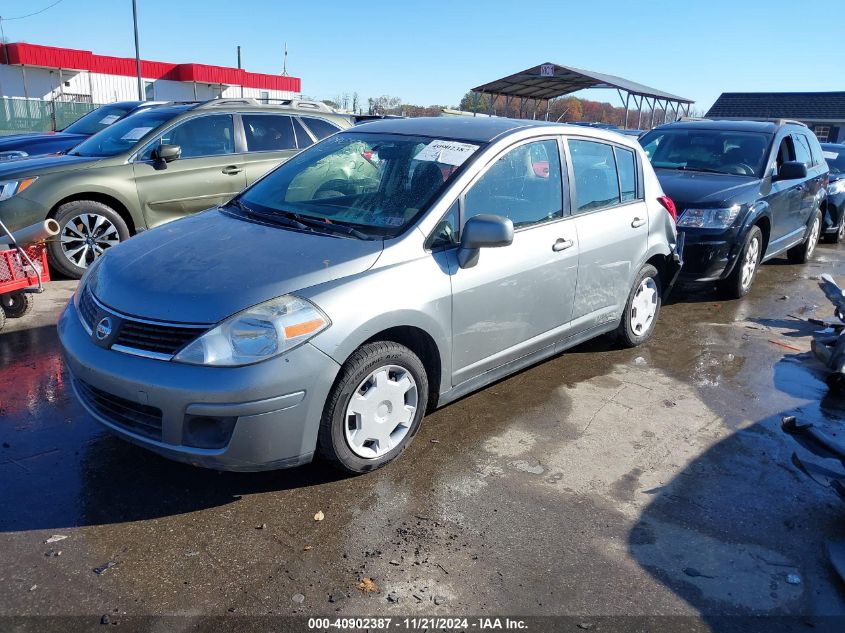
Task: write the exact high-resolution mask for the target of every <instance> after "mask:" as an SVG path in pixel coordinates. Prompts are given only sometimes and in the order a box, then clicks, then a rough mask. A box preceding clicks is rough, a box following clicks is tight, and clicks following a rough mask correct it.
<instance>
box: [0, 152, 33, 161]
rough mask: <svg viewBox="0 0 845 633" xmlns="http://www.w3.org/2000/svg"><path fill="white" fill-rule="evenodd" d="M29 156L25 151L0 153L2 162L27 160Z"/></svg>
mask: <svg viewBox="0 0 845 633" xmlns="http://www.w3.org/2000/svg"><path fill="white" fill-rule="evenodd" d="M27 156H29V154H27V153H26V152H25V151H23V150H9V151H8V152H0V160H15V159H18V158H26V157H27Z"/></svg>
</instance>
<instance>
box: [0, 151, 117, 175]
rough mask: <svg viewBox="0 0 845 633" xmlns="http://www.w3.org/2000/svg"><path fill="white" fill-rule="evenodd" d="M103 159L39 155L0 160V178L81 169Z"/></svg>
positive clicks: (65, 155) (64, 155)
mask: <svg viewBox="0 0 845 633" xmlns="http://www.w3.org/2000/svg"><path fill="white" fill-rule="evenodd" d="M101 160H103V159H102V158H100V157H97V156H68V155H67V154H62V155H61V156H41V157H36V158H18V159H15V160H4V161H0V179H2V180H7V179H9V178H17V177H21V178H27V177H29V176H41V175H44V174H49V173H52V172H54V171H64V170H67V169H82V168H84V167H90V166H91V165H92V164H94V163H97V162H99V161H101Z"/></svg>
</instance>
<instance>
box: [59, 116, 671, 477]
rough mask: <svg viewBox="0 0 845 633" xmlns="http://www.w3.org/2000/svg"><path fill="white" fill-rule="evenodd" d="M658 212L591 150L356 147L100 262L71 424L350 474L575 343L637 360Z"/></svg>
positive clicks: (619, 158) (664, 271) (77, 338)
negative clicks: (319, 461) (616, 350)
mask: <svg viewBox="0 0 845 633" xmlns="http://www.w3.org/2000/svg"><path fill="white" fill-rule="evenodd" d="M673 210H674V207H673V205H672V203H671V201H670V200H669V199H668V198H665V196H664V195H663V192H662V190H661V188H660V185H659V183H658V181H657V179H656V177H655V175H654V172H653V171H652V168H651V166H650V165H649V162H648V159H647V158H646V157H645V155H644V154H643V152H642V150H641V149H640V147H639V145H638V144H637V142H636V140H635V139H633V138H626V137H623V136H622V135H619V134H615V133H613V132H609V131H605V130H600V129H591V128H584V127H572V126H566V125H560V124H548V123H538V122H533V121H516V120H509V119H500V118H485V119H473V118H460V117H455V118H433V119H424V118H423V119H404V120H384V121H377V122H373V123H367V124H364V125H360V126H357V127H355V128H352V129H350V130H347V131H344V132H341V133H338V134H335V135H333V136H330V137H329V138H327V139H325V140H324V141H322V142H320V143H318V144H316V145H314V146H312V147H311V148H309V149H307V150H305V151H303V152H302V153H300V154H298V155H297V156H296V157H294V158H292V159H291V160H289V161H288V162H286V163H284V164H283V165H281V166H279V167H278V168H277V169H275V170H274V171H272V172H270V173H269V174H268V175H266V176H265V177H263V178H262V179H261V180H259V181H257V182H256V183H255V184H253V185H252V186H250V187H249V188H247V189H246V190H245V191H244V192H243V193H242V194H240V195H238V196H237V197H236V198H235V199H234V200H232V201H231V202H230V203H228V204H226V205H224V206H221V207H218V208H214V209H210V210H208V211H206V212H204V213H201V214H198V215H195V216H191V217H187V218H184V219H180V220H177V221H174V222H171V223H169V224H166V225H164V226H161V227H159V228H156V229H153V230H150V231H146V232H144V233H142V234H140V235H138V236H137V237H135V238H133V239H132V240H129V241H128V242H126V243H124V244H120V245H119V246H116V247H114V248H111V249H109V250H108V251H107V252H106V254H105V255H104V256H103V257H101V258H99V259H97V260H96V261H95V263H94V264H92V265H91V266H90V268H89V270H88V271H87V272H86V275H85V277H84V278H83V280H82V282H81V283H80V285H79V288H78V290H77V292H76V295H75V296H74V298H73V301H72V302H70V303H69V304H68V306H67V308H66V309H65V311H64V313H63V314H62V317H61V319H60V321H59V335H60V337H61V342H62V347H63V350H64V355H65V359H66V362H67V365H68V366H69V368H70V371H71V373H72V375H73V378H74V380H73V385H74V389H75V392H76V394H77V396H78V397H79V399H80V401H81V402H82V404H83V405H84V406H85V408H86V409H87V410H88V412H89V413H90V414H91V415H92V416H94V417H95V418H96V419H97V420H99V421H100V422H101V423H102V424H104V425H105V426H106V427H108V428H109V429H110V430H111V431H113V432H114V433H116V434H118V435H120V436H121V437H123V438H124V439H126V440H129V441H131V442H134V443H136V444H139V445H141V446H144V447H146V448H148V449H150V450H153V451H155V452H157V453H160V454H162V455H164V456H166V457H169V458H172V459H176V460H180V461H185V462H189V463H191V464H196V465H199V466H205V467H209V468H217V469H224V470H243V471H249V470H262V469H271V468H282V467H286V466H295V465H297V464H303V463H306V462H309V461H311V460H312V458H313V457H314V455H315V453H316V454H318V455H320V456H322V457H323V458H325V459H326V460H328V461H330V462H332V463H333V464H335V465H336V466H338V467H340V468H342V469H344V470H346V471H350V472H355V473H359V472H364V471H368V470H372V469H374V468H378V467H379V466H382V465H384V464H385V463H387V462H389V461H390V460H392V459H393V458H395V457H397V456H398V455H399V454H400V453H401V452H402V451H403V450H404V449H405V448H406V447H407V446H408V444H409V443H410V441H411V439H412V438H413V437H414V435H415V434H416V432H417V430H418V429H419V425H420V422H421V420H422V418H423V416H424V415H425V412H426V411H429V410H432V409H433V408H435V407H437V406H441V405H444V404H446V403H448V402H451V401H453V400H455V399H456V398H459V397H461V396H463V395H465V394H467V393H470V392H472V391H474V390H476V389H479V388H480V387H483V386H484V385H486V384H488V383H490V382H492V381H494V380H497V379H499V378H502V377H503V376H506V375H508V374H511V373H513V372H515V371H518V370H520V369H522V368H525V367H527V366H529V365H531V364H532V363H536V362H537V361H539V360H541V359H543V358H546V357H549V356H552V355H553V354H556V353H558V352H561V351H562V350H565V349H567V348H569V347H572V346H573V345H576V344H578V343H580V342H582V341H585V340H587V339H590V338H592V337H595V336H597V335H599V334H604V333H609V332H616V333H617V335H618V337H619V340H620V341H621V344H622V345H626V346H634V345H638V344H640V343H642V342H643V341H645V340H646V339H648V338H649V336H650V335H651V334H652V332H653V331H654V327H655V323H656V320H657V315H658V312H659V310H660V305H661V299H662V297H664V296H665V293H666V292H667V291H668V289H669V288H670V287H671V284H672V282H673V281H674V278H675V276H676V275H677V272H678V269H679V266H680V252H679V251H680V248H679V245H678V243H677V242H678V240H677V239H676V232H675V224H674V218H673V214H672V211H673Z"/></svg>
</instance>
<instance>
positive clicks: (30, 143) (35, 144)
mask: <svg viewBox="0 0 845 633" xmlns="http://www.w3.org/2000/svg"><path fill="white" fill-rule="evenodd" d="M86 138H88V137H87V136H85V135H84V134H68V133H65V132H40V133H32V134H12V135H10V136H2V137H0V152H8V151H11V150H23V151H25V152H27V153H28V154H30V155H37V154H48V153H50V152H60V151H62V150H63V149H70V148H71V147H74V146H75V145H78V144H79V143H81V142H82V141H84V140H85V139H86Z"/></svg>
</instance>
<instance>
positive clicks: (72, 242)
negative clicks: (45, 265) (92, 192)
mask: <svg viewBox="0 0 845 633" xmlns="http://www.w3.org/2000/svg"><path fill="white" fill-rule="evenodd" d="M55 218H56V222H58V223H59V239H57V240H53V241H49V242H47V248H48V254H49V256H50V263H51V264H52V265H53V266H54V267H55V268H56V269H57V270H58V271H59V272H61V273H62V274H64V275H67V276H68V277H71V278H73V279H79V278H80V277H82V273H84V272H85V269H86V268H88V266H90V265H91V264H92V263H93V261H94V260H95V259H96V258H97V257H99V256H100V255H102V254H103V252H104V251H105V250H106V249H107V248H111V247H112V246H116V245H117V244H119V243H120V242H123V241H126V240H128V239H129V227H128V226H126V222H124V221H123V218H122V217H120V214H119V213H118V212H117V211H115V210H114V209H112V208H111V207H109V206H107V205H105V204H103V203H102V202H97V201H96V200H74V201H73V202H66V203H65V204H63V205H61V206H60V207H59V208H58V210H57V211H56V215H55Z"/></svg>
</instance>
